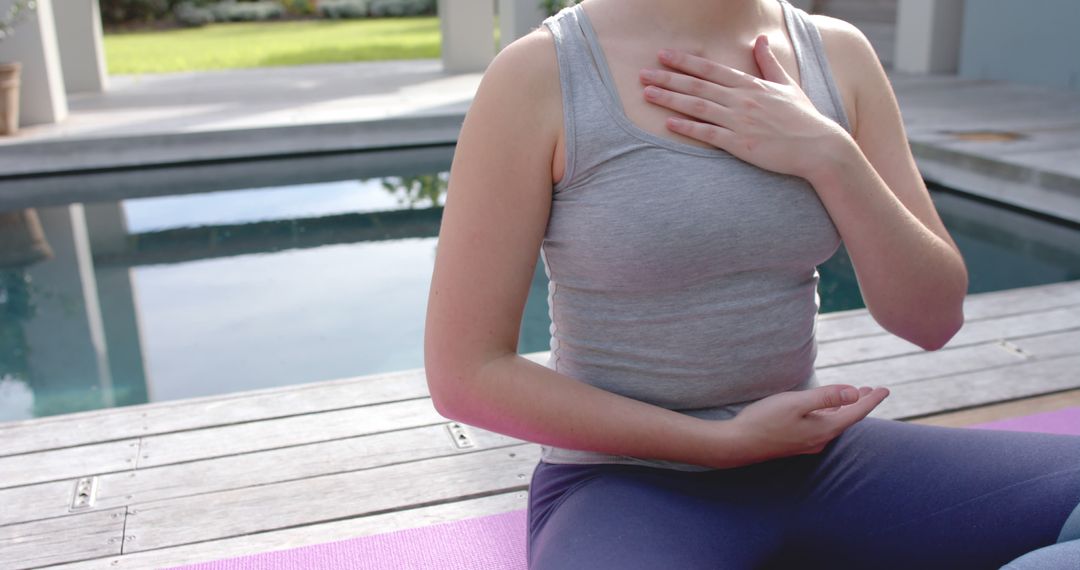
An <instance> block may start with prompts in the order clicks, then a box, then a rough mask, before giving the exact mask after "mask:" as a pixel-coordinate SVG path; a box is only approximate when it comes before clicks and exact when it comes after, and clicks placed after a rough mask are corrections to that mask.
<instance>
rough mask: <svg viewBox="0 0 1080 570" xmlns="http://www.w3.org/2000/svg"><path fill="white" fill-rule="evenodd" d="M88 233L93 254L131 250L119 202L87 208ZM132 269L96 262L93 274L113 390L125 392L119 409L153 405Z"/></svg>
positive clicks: (99, 203)
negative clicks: (132, 405) (122, 406)
mask: <svg viewBox="0 0 1080 570" xmlns="http://www.w3.org/2000/svg"><path fill="white" fill-rule="evenodd" d="M83 211H84V215H85V216H86V232H87V234H88V239H89V241H90V249H91V251H92V252H93V255H102V254H106V255H108V254H123V253H126V252H127V251H128V248H129V246H128V229H127V219H126V217H125V215H124V205H123V203H121V202H94V203H89V204H85V205H84V206H83ZM133 271H134V270H133V269H132V268H130V267H128V266H126V265H122V264H120V265H118V264H108V263H106V264H103V265H102V264H95V265H94V276H95V278H96V281H97V284H98V287H97V291H98V304H99V305H100V306H101V321H102V329H103V331H104V334H105V340H106V343H107V346H108V349H109V350H108V357H109V371H110V373H111V374H112V378H113V387H114V389H117V390H121V391H122V393H120V394H118V396H119V397H120V398H121V400H120V401H118V402H117V403H118V404H120V405H130V404H140V403H143V402H151V401H153V399H154V395H153V394H152V393H151V392H150V388H151V386H150V383H149V382H148V378H147V374H146V365H145V362H144V359H143V353H142V345H143V341H142V327H141V326H140V322H139V307H138V305H137V304H136V303H135V293H136V291H135V285H134V283H133V279H132V277H133V276H132V272H133Z"/></svg>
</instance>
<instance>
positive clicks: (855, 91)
mask: <svg viewBox="0 0 1080 570" xmlns="http://www.w3.org/2000/svg"><path fill="white" fill-rule="evenodd" d="M810 19H811V21H813V23H814V25H815V26H816V27H817V29H818V31H819V32H820V33H821V41H822V43H823V44H824V45H825V55H826V57H828V59H829V67H830V68H831V69H832V72H833V77H834V79H835V80H836V83H837V87H838V88H839V90H840V93H841V96H842V98H843V99H844V108H845V111H847V115H848V118H849V119H850V122H851V128H852V130H853V131H854V130H856V126H857V125H858V104H857V101H858V99H859V97H860V96H865V95H863V94H864V93H865V92H866V90H867V89H877V88H879V87H880V85H881V83H880V79H881V78H884V77H885V71H884V69H883V68H882V66H881V60H880V59H879V58H878V55H877V52H875V51H874V47H873V45H871V44H870V40H869V39H867V38H866V34H864V33H863V32H862V30H860V29H859V28H858V27H856V26H855V25H854V24H852V23H851V22H848V21H845V20H841V19H839V18H833V17H831V16H826V15H823V14H812V15H811V16H810Z"/></svg>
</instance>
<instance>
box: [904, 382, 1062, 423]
mask: <svg viewBox="0 0 1080 570" xmlns="http://www.w3.org/2000/svg"><path fill="white" fill-rule="evenodd" d="M1071 407H1080V390H1068V391H1065V392H1058V393H1056V394H1045V395H1042V396H1035V397H1033V398H1023V399H1020V400H1014V401H1012V402H1004V403H1001V404H992V405H989V406H982V407H979V408H975V409H971V410H963V411H960V412H950V413H947V414H935V415H933V416H927V417H925V418H917V419H913V420H910V421H911V423H916V424H926V425H932V426H948V427H960V426H970V425H973V424H978V423H984V422H992V421H996V420H1003V419H1007V418H1016V417H1020V416H1027V415H1031V414H1038V413H1042V412H1052V411H1055V410H1060V409H1062V408H1071Z"/></svg>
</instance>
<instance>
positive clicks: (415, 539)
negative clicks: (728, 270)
mask: <svg viewBox="0 0 1080 570" xmlns="http://www.w3.org/2000/svg"><path fill="white" fill-rule="evenodd" d="M307 569H320V570H346V569H348V570H361V569H362V570H465V569H468V570H519V569H520V570H525V509H520V510H516V511H510V512H506V513H502V514H498V515H491V516H486V517H478V518H471V519H465V520H458V521H453V522H448V523H441V524H435V525H430V526H424V527H420V528H410V529H406V530H399V531H395V532H388V533H385V534H376V535H372V536H362V537H359V538H350V539H347V540H339V541H335V542H327V543H324V544H313V545H310V546H302V547H299V548H292V549H289V550H278V551H274V552H260V553H259V554H252V555H249V556H241V557H238V558H227V559H225V560H216V561H213V562H202V563H199V564H192V565H190V566H177V567H175V568H173V569H172V570H307Z"/></svg>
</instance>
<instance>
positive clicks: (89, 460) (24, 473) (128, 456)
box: [0, 439, 139, 489]
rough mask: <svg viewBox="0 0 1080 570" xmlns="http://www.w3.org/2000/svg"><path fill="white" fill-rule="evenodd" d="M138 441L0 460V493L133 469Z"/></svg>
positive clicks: (92, 445) (126, 440)
mask: <svg viewBox="0 0 1080 570" xmlns="http://www.w3.org/2000/svg"><path fill="white" fill-rule="evenodd" d="M138 451H139V440H138V439H122V440H119V441H111V442H108V443H95V444H91V445H83V446H79V447H73V448H69V449H56V450H50V451H41V452H37V453H27V454H22V455H10V456H7V457H0V489H3V488H7V487H14V486H16V485H29V484H32V483H41V482H44V481H55V480H57V479H67V478H72V477H82V476H84V475H90V474H94V473H108V472H110V471H124V470H130V469H134V468H135V458H136V457H137V456H138Z"/></svg>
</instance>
